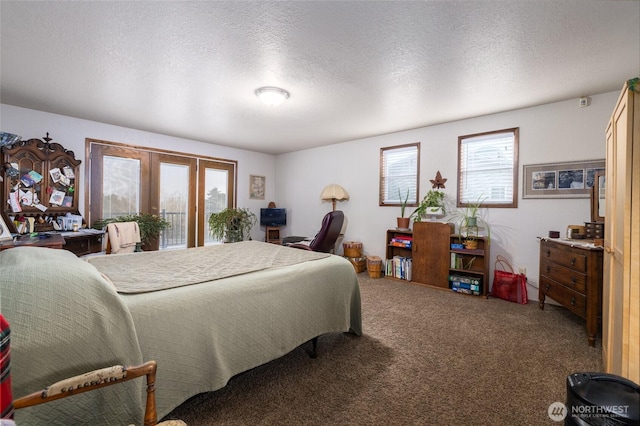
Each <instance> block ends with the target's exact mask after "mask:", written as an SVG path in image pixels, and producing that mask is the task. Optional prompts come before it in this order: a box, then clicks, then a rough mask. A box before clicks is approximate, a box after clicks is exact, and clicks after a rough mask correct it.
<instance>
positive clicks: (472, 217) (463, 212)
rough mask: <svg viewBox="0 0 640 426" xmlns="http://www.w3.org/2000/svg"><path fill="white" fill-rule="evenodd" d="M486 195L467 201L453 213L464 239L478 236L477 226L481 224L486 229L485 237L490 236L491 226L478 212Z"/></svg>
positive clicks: (473, 238)
mask: <svg viewBox="0 0 640 426" xmlns="http://www.w3.org/2000/svg"><path fill="white" fill-rule="evenodd" d="M485 200H486V197H484V196H480V197H478V199H477V200H475V201H472V202H469V203H467V205H466V206H465V207H462V208H461V209H459V210H457V211H456V212H454V213H453V218H454V219H456V220H457V222H458V227H459V229H460V235H461V236H462V237H464V238H465V239H466V240H475V239H477V237H478V232H479V231H478V228H479V227H480V226H481V225H484V227H485V228H486V230H487V238H490V237H491V227H490V226H489V224H488V223H487V222H486V221H485V220H484V218H483V217H482V215H481V214H480V208H481V206H482V203H484V201H485Z"/></svg>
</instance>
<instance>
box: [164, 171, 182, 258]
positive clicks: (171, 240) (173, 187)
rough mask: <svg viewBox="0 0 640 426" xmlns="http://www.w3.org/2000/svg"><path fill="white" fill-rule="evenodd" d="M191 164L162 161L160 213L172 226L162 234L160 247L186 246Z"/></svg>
mask: <svg viewBox="0 0 640 426" xmlns="http://www.w3.org/2000/svg"><path fill="white" fill-rule="evenodd" d="M188 208H189V166H186V165H183V164H171V163H160V215H161V216H162V218H164V219H165V220H166V221H167V222H169V223H171V226H170V227H169V228H167V229H165V230H163V231H162V232H161V234H160V249H161V250H162V249H166V248H186V247H187V235H188V234H187V233H188V228H187V225H188V220H187V219H188V217H187V211H188Z"/></svg>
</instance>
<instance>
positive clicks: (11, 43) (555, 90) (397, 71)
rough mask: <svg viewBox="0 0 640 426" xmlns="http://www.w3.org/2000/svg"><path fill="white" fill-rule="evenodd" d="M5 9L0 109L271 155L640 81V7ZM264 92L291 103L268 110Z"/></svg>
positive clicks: (119, 5)
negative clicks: (279, 92) (271, 89)
mask: <svg viewBox="0 0 640 426" xmlns="http://www.w3.org/2000/svg"><path fill="white" fill-rule="evenodd" d="M0 14H1V24H2V26H1V34H0V35H1V44H0V47H1V70H0V71H1V74H0V83H1V84H0V100H1V102H2V103H5V104H10V105H16V106H21V107H25V108H31V109H36V110H42V111H48V112H53V113H58V114H63V115H68V116H72V117H79V118H83V119H88V120H94V121H99V122H104V123H109V124H115V125H119V126H125V127H130V128H135V129H141V130H147V131H151V132H156V133H163V134H167V135H173V136H179V137H183V138H189V139H194V140H199V141H204V142H210V143H215V144H220V145H227V146H233V147H237V148H243V149H249V150H254V151H260V152H265V153H274V154H277V153H283V152H289V151H296V150H300V149H305V148H310V147H315V146H321V145H328V144H333V143H337V142H342V141H347V140H352V139H357V138H362V137H366V136H372V135H378V134H384V133H390V132H396V131H400V130H405V129H411V128H416V127H422V126H427V125H432V124H436V123H443V122H448V121H453V120H459V119H463V118H468V117H474V116H480V115H485V114H491V113H496V112H501V111H505V110H511V109H517V108H523V107H528V106H533V105H539V104H544V103H548V102H554V101H560V100H565V99H572V98H578V97H580V96H588V95H593V94H597V93H604V92H609V91H615V90H618V89H620V88H621V87H622V83H623V81H624V80H626V79H629V78H632V77H635V76H637V75H638V74H639V73H640V2H638V1H568V0H565V1H429V2H356V1H346V2H340V1H332V2H329V1H326V2H325V1H289V2H252V1H245V2H203V1H198V2H184V1H180V2H178V1H176V2H170V1H162V2H157V1H145V2H142V1H126V2H114V1H108V2H107V1H104V2H100V1H81V2H75V1H74V2H55V1H45V2H29V1H19V2H15V1H6V0H3V1H2V2H1V3H0ZM261 86H278V87H282V88H284V89H286V90H288V91H289V92H290V93H291V97H290V98H289V100H287V101H286V102H285V103H284V104H283V105H282V106H280V107H277V108H270V107H267V106H265V105H263V104H261V103H260V102H259V101H258V99H257V97H256V96H255V94H254V91H255V89H257V88H258V87H261ZM2 130H5V131H10V129H4V128H3V129H2ZM87 136H91V135H87Z"/></svg>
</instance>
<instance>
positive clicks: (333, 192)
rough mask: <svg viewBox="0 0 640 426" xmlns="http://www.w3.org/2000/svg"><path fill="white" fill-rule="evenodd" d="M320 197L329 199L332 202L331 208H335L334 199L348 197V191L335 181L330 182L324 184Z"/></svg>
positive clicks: (324, 199) (345, 198) (325, 199)
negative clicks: (329, 183)
mask: <svg viewBox="0 0 640 426" xmlns="http://www.w3.org/2000/svg"><path fill="white" fill-rule="evenodd" d="M320 198H321V199H322V200H323V201H331V202H332V203H333V210H335V209H336V201H344V200H348V199H349V193H348V192H347V190H346V189H344V188H343V187H341V186H340V185H338V184H337V183H332V184H331V185H327V186H325V188H324V189H323V190H322V194H321V195H320Z"/></svg>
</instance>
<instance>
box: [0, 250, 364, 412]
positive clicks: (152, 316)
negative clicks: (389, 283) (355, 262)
mask: <svg viewBox="0 0 640 426" xmlns="http://www.w3.org/2000/svg"><path fill="white" fill-rule="evenodd" d="M251 244H265V243H258V242H253V243H251ZM265 245H266V244H265ZM274 247H275V246H274ZM24 249H27V248H24ZM24 249H22V250H23V251H24ZM14 250H18V249H11V250H6V251H3V252H0V268H2V275H1V276H2V278H1V279H0V282H1V284H2V287H1V288H0V291H1V293H0V297H1V298H0V307H1V308H2V313H3V314H5V304H6V305H7V307H8V309H6V312H7V313H6V314H5V316H6V317H7V318H8V319H9V321H10V322H11V325H12V330H13V333H14V334H13V335H12V337H13V336H14V335H15V336H17V335H18V334H23V333H27V334H28V335H29V336H28V337H24V336H23V337H13V339H12V351H13V359H14V368H15V370H14V371H15V372H14V378H13V380H14V389H15V390H16V391H17V392H16V394H18V395H22V394H23V393H28V392H32V391H34V390H37V389H38V388H39V387H42V386H43V385H44V383H47V382H49V381H51V380H50V378H53V379H54V380H58V379H59V378H63V377H66V376H68V375H73V374H78V373H81V372H84V371H87V370H90V369H93V368H98V367H103V366H107V365H111V364H116V363H125V364H126V363H138V362H141V361H142V360H149V359H155V360H156V361H157V362H158V374H157V381H156V400H157V407H158V415H159V416H160V417H162V416H164V415H165V414H167V413H169V412H170V411H171V410H172V409H173V408H175V407H177V406H178V405H180V404H181V403H182V402H184V401H185V400H187V399H188V398H189V397H191V396H193V395H196V394H198V393H201V392H206V391H213V390H216V389H219V388H221V387H223V386H225V384H226V383H227V382H228V380H229V379H230V378H231V377H233V376H234V375H236V374H238V373H240V372H243V371H246V370H249V369H251V368H253V367H256V366H258V365H261V364H264V363H267V362H269V361H271V360H273V359H276V358H278V357H280V356H282V355H284V354H286V353H287V352H289V351H291V350H293V349H294V348H296V347H297V346H299V345H301V344H302V343H304V342H306V341H308V340H310V339H311V338H313V337H316V336H319V335H321V334H325V333H331V332H347V331H351V332H353V333H356V334H361V332H362V325H361V311H360V291H359V287H358V282H357V277H356V275H355V272H354V269H353V267H352V265H351V264H350V263H349V262H348V261H346V260H345V259H343V258H340V257H338V256H328V257H325V258H321V259H316V260H312V261H308V262H303V263H295V264H293V265H289V266H280V267H271V268H267V269H264V270H261V271H258V272H251V273H245V274H241V275H234V276H229V277H226V278H220V279H217V280H214V281H210V282H205V283H200V284H193V285H186V286H181V287H177V288H172V289H168V290H161V291H154V292H149V293H138V294H117V293H115V291H114V290H113V287H112V285H111V284H110V283H109V282H108V280H105V279H103V278H101V277H100V275H99V273H98V271H97V270H96V269H95V268H94V267H93V266H92V265H89V264H88V263H87V262H85V261H84V260H81V259H77V258H75V257H74V256H73V255H71V256H68V254H70V253H67V252H64V251H62V250H51V249H41V250H40V251H39V252H37V253H29V252H26V251H24V254H22V255H21V254H20V253H19V252H18V253H15V256H12V257H13V258H16V257H17V258H29V259H31V260H30V261H29V262H22V261H21V262H18V263H19V265H13V264H11V265H9V264H8V263H7V260H10V261H11V262H13V261H14V260H15V259H6V257H7V256H6V255H5V253H7V252H12V251H14ZM32 250H33V249H32ZM42 250H44V251H46V256H45V255H44V253H41V252H42ZM188 250H189V249H188ZM286 250H296V249H286ZM52 252H56V253H52ZM58 252H59V253H58ZM146 255H147V254H145V256H146ZM125 256H137V255H136V254H135V253H134V254H130V255H125ZM118 257H120V256H112V257H111V258H112V259H113V261H114V262H115V261H117V259H118ZM45 258H46V259H49V260H47V261H48V262H53V263H54V265H55V266H52V264H51V263H49V269H51V268H54V267H57V268H59V269H60V271H61V272H60V273H59V274H58V275H56V276H55V278H53V279H50V278H51V274H50V273H48V272H47V268H42V261H43V259H45ZM246 261H247V262H251V259H250V258H248V259H246ZM25 263H26V264H25ZM80 264H82V265H83V266H80ZM36 265H37V268H39V271H40V272H37V273H36V272H33V271H32V272H30V274H31V278H30V279H29V280H23V279H21V278H20V279H18V278H16V279H15V281H14V280H13V279H6V278H5V274H6V273H7V272H8V273H11V274H12V275H13V274H15V275H16V277H19V276H24V274H23V272H22V271H21V269H36ZM203 267H210V268H215V267H216V266H215V264H207V265H203ZM7 268H8V269H7ZM75 270H78V271H81V272H80V273H73V274H72V273H71V272H70V271H75ZM84 274H87V275H89V276H91V277H92V280H91V282H90V283H87V282H86V279H84V277H82V275H84ZM96 274H97V277H96ZM38 276H39V278H38ZM147 279H148V278H147ZM140 280H145V277H140ZM50 281H57V282H56V283H55V284H52V283H51V282H50ZM69 281H74V282H76V284H73V285H71V286H68V285H67V284H68V283H69ZM81 282H84V283H83V284H80V283H81ZM51 285H53V286H55V290H54V291H46V289H47V288H49V286H51ZM30 287H35V288H36V289H38V290H37V293H41V295H40V296H38V295H33V296H29V297H26V299H27V300H26V302H25V296H26V294H25V293H27V292H30V290H27V288H30ZM94 287H95V288H94ZM18 289H23V290H22V291H20V290H18ZM6 291H7V293H6V294H8V295H9V297H6V295H5V292H6ZM48 298H52V299H56V300H57V299H60V300H59V301H58V302H56V303H59V304H60V309H61V310H62V312H58V308H55V309H52V308H47V309H44V310H43V309H42V308H41V306H42V305H43V304H48V303H49V301H46V300H44V299H48ZM78 298H80V299H82V300H92V301H93V302H94V303H95V304H96V306H91V304H90V303H89V304H88V305H87V306H84V305H81V308H78V307H77V306H78V305H77V303H76V301H77V299H78ZM64 300H67V302H64ZM63 305H66V306H63ZM54 310H55V312H53V311H54ZM53 318H55V319H53ZM15 319H18V324H19V325H18V326H17V328H15V327H14V324H13V321H14V320H15ZM52 319H53V321H52ZM45 323H46V326H45V325H43V326H45V327H46V328H47V329H48V330H49V331H48V333H49V336H43V335H42V334H43V333H39V332H38V331H37V330H38V329H39V326H38V325H36V324H45ZM56 323H57V324H56ZM94 324H96V325H97V326H96V327H94ZM105 324H107V325H108V326H105ZM94 329H95V331H94ZM88 330H91V333H90V334H92V336H91V337H93V338H94V340H93V343H94V344H95V346H94V347H92V348H89V350H88V351H84V354H83V355H80V354H82V353H83V352H82V351H83V349H82V348H80V347H79V346H82V345H86V344H87V342H86V340H91V339H86V336H85V334H86V333H87V331H88ZM34 333H35V334H36V336H34ZM44 334H47V333H44ZM51 334H56V335H57V339H53V338H52V337H50V335H51ZM78 334H79V336H77V335H78ZM58 339H59V340H58ZM14 340H15V341H14ZM51 340H58V342H57V343H56V344H52V342H50V341H51ZM35 351H37V353H38V354H39V356H37V357H36V356H34V353H35ZM70 354H71V355H70ZM76 354H77V355H76ZM43 361H44V362H43ZM40 363H43V365H40ZM31 368H34V371H30V372H29V374H28V377H29V378H28V379H26V380H25V379H23V378H22V377H18V372H20V373H23V372H25V371H27V370H30V369H31ZM59 370H63V371H62V372H60V371H59ZM35 382H37V385H35ZM43 382H44V383H43ZM135 382H138V381H133V382H129V383H135ZM34 386H35V388H34ZM120 386H124V385H120ZM113 388H118V387H110V388H108V389H113ZM133 391H137V392H139V393H140V397H139V398H138V401H135V403H127V404H122V403H118V404H115V403H112V401H111V400H110V399H109V400H108V401H105V400H101V401H99V404H97V403H96V401H95V400H93V401H88V402H87V403H86V404H94V405H97V406H98V407H97V409H98V411H102V412H103V413H104V409H106V408H108V409H112V408H113V409H115V410H116V411H127V410H129V411H130V410H133V411H136V410H140V409H141V408H139V406H141V404H142V401H141V399H142V396H141V395H142V390H141V388H140V389H133ZM93 393H95V392H93ZM93 393H89V394H85V395H91V394H93ZM79 397H80V396H78V397H74V398H79ZM71 399H73V398H69V400H71ZM94 399H95V398H94ZM123 405H124V407H123ZM132 406H135V407H133V408H131V407H132ZM138 412H140V411H138ZM58 414H59V413H58V411H56V417H58ZM62 414H63V415H71V414H74V413H69V412H63V413H62ZM123 414H125V415H127V414H128V413H126V412H125V413H123ZM105 417H106V416H102V418H100V419H98V420H96V421H88V422H87V424H89V423H90V424H127V423H126V422H122V421H120V420H119V421H118V422H113V423H109V422H105V421H104V420H103V419H104V418H105ZM61 418H62V417H58V419H61ZM68 418H69V417H67V419H68ZM72 418H74V417H72ZM18 420H20V418H18ZM27 424H35V423H27ZM48 424H56V423H55V422H53V423H52V422H49V423H48ZM58 424H64V422H60V423H58Z"/></svg>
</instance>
